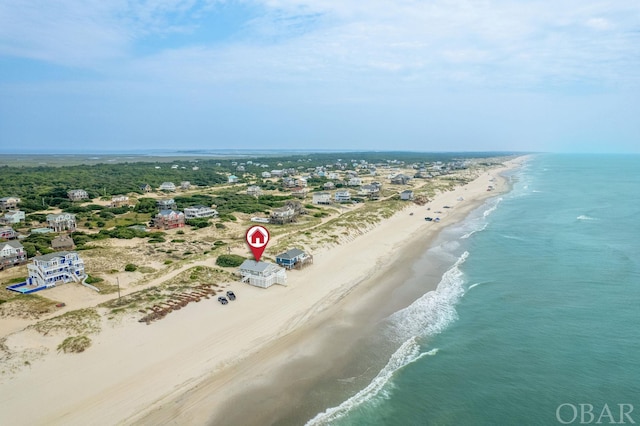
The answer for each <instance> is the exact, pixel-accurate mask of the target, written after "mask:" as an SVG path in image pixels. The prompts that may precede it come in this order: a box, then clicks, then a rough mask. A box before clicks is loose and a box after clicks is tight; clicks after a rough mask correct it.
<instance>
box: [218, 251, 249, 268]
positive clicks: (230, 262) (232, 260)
mask: <svg viewBox="0 0 640 426" xmlns="http://www.w3.org/2000/svg"><path fill="white" fill-rule="evenodd" d="M245 260H246V258H245V257H242V256H238V255H237V254H221V255H220V256H218V258H217V259H216V265H218V266H226V267H231V268H237V267H238V266H240V265H242V262H244V261H245Z"/></svg>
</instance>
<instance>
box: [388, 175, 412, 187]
mask: <svg viewBox="0 0 640 426" xmlns="http://www.w3.org/2000/svg"><path fill="white" fill-rule="evenodd" d="M410 180H411V178H410V177H409V176H407V175H403V174H399V175H395V176H394V177H392V178H391V183H392V184H394V185H406V184H407V183H408V182H409V181H410Z"/></svg>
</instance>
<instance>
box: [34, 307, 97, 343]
mask: <svg viewBox="0 0 640 426" xmlns="http://www.w3.org/2000/svg"><path fill="white" fill-rule="evenodd" d="M100 320H101V317H100V314H98V312H97V310H96V309H95V308H85V309H76V310H74V311H69V312H65V313H64V314H62V315H58V316H56V317H53V318H49V319H46V320H42V321H39V322H37V323H35V324H33V325H31V326H29V328H33V329H34V330H36V331H38V332H39V333H42V334H43V335H45V336H46V335H47V334H49V333H51V332H66V333H76V334H84V333H97V332H99V331H100V329H101V326H100Z"/></svg>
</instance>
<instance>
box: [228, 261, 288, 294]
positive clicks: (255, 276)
mask: <svg viewBox="0 0 640 426" xmlns="http://www.w3.org/2000/svg"><path fill="white" fill-rule="evenodd" d="M238 271H239V272H240V276H241V277H242V278H241V281H242V282H243V283H249V284H251V285H254V286H256V287H260V288H267V287H271V286H272V285H274V284H280V285H287V272H286V271H285V269H284V268H281V267H280V266H278V265H275V264H273V263H267V262H256V261H255V260H250V259H247V260H245V261H244V262H242V265H240V268H239V269H238Z"/></svg>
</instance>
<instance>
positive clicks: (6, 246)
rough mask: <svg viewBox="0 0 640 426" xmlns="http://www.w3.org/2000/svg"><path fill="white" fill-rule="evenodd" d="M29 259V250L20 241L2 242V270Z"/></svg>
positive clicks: (0, 243) (0, 255)
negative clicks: (25, 249)
mask: <svg viewBox="0 0 640 426" xmlns="http://www.w3.org/2000/svg"><path fill="white" fill-rule="evenodd" d="M26 261H27V252H25V251H24V247H23V246H22V244H20V243H19V242H18V241H5V242H0V271H1V270H3V269H5V268H10V267H12V266H16V265H22V264H23V263H25V262H26Z"/></svg>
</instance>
